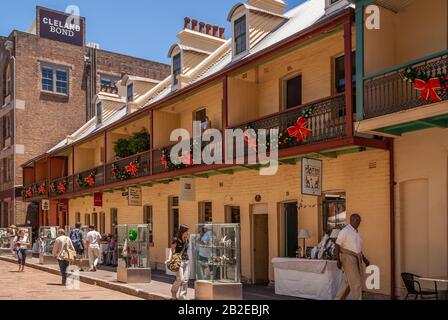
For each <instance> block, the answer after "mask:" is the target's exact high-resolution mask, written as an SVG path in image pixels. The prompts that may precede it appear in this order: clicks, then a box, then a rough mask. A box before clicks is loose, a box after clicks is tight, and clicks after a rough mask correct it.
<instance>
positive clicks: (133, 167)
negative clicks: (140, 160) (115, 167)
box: [124, 162, 138, 176]
mask: <svg viewBox="0 0 448 320" xmlns="http://www.w3.org/2000/svg"><path fill="white" fill-rule="evenodd" d="M124 170H125V171H126V173H129V174H130V175H131V176H136V175H137V173H138V168H137V166H136V165H135V163H134V162H131V163H130V164H129V165H128V166H126V167H125V168H124Z"/></svg>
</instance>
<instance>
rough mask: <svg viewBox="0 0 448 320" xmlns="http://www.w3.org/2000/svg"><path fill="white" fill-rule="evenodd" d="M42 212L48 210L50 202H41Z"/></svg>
mask: <svg viewBox="0 0 448 320" xmlns="http://www.w3.org/2000/svg"><path fill="white" fill-rule="evenodd" d="M42 210H43V211H48V210H50V200H42Z"/></svg>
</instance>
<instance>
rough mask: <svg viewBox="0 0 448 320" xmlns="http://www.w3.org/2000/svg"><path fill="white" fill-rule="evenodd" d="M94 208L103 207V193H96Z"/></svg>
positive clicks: (94, 195)
mask: <svg viewBox="0 0 448 320" xmlns="http://www.w3.org/2000/svg"><path fill="white" fill-rule="evenodd" d="M93 206H94V207H102V206H103V193H102V192H95V193H94V194H93Z"/></svg>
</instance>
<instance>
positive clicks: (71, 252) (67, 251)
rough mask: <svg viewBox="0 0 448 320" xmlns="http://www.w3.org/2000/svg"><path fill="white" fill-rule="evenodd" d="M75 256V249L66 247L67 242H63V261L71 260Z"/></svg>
mask: <svg viewBox="0 0 448 320" xmlns="http://www.w3.org/2000/svg"><path fill="white" fill-rule="evenodd" d="M75 258H76V251H75V250H72V249H70V248H69V247H68V243H67V242H66V243H65V248H64V252H63V259H64V261H68V262H73V261H75Z"/></svg>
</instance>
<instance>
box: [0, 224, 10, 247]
mask: <svg viewBox="0 0 448 320" xmlns="http://www.w3.org/2000/svg"><path fill="white" fill-rule="evenodd" d="M11 240H12V239H11V233H10V230H9V229H8V228H0V250H1V252H0V253H8V252H9V253H10V252H11Z"/></svg>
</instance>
